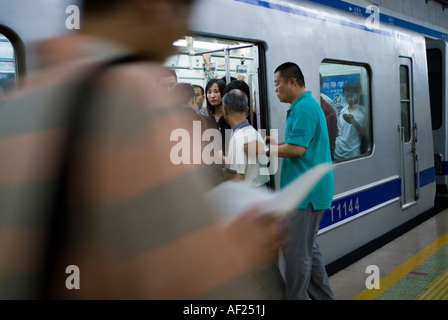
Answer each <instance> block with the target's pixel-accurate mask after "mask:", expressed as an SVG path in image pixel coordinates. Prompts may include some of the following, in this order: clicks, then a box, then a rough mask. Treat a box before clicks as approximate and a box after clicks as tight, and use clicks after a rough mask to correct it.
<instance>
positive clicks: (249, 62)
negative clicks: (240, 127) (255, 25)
mask: <svg viewBox="0 0 448 320" xmlns="http://www.w3.org/2000/svg"><path fill="white" fill-rule="evenodd" d="M173 45H174V46H175V47H176V49H177V53H176V54H175V55H173V56H171V57H170V58H169V59H167V61H166V62H165V66H167V67H169V68H171V69H173V70H174V71H175V72H176V75H177V78H178V79H177V81H178V83H190V84H192V85H198V86H201V87H202V88H203V89H205V88H206V86H207V83H208V81H209V80H211V79H222V80H224V82H226V83H228V82H230V81H232V80H235V79H239V80H243V81H244V82H246V84H247V85H248V86H249V90H250V92H251V94H250V97H249V103H250V105H251V108H250V111H251V112H250V119H251V120H250V121H251V123H252V124H254V126H255V127H257V125H256V124H257V123H258V124H260V123H261V122H260V112H259V110H257V107H256V106H257V105H258V106H259V105H260V104H259V97H258V91H259V90H258V88H259V82H258V66H259V46H258V45H257V44H255V43H248V42H242V41H237V40H230V39H220V38H213V37H205V36H185V37H184V38H183V39H179V40H177V41H175V42H174V43H173ZM205 96H206V94H205ZM206 105H207V103H206V97H205V98H204V101H203V104H202V105H201V106H200V107H199V109H201V112H202V113H204V114H207V108H206Z"/></svg>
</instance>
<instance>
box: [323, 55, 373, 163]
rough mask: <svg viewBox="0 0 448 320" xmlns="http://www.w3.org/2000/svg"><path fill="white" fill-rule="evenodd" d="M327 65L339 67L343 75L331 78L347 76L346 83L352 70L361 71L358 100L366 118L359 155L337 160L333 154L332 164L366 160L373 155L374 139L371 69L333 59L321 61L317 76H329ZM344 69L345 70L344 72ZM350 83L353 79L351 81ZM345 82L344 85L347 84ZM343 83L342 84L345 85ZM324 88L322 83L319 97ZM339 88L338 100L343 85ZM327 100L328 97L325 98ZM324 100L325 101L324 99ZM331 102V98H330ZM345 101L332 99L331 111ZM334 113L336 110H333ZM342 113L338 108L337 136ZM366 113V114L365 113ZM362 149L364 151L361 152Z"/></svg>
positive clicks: (365, 64)
mask: <svg viewBox="0 0 448 320" xmlns="http://www.w3.org/2000/svg"><path fill="white" fill-rule="evenodd" d="M329 65H333V66H337V67H341V71H344V72H345V73H341V74H336V73H335V74H332V75H331V76H335V77H336V76H342V77H343V76H347V79H348V80H347V81H350V75H352V74H355V73H353V71H354V70H362V72H361V73H359V78H358V81H360V80H361V81H362V83H361V84H360V85H361V95H360V99H362V102H361V104H362V105H363V110H364V114H365V118H366V120H365V121H366V128H364V130H365V131H364V132H365V133H364V136H363V137H362V138H361V146H360V148H361V150H360V153H359V154H357V155H354V156H348V157H344V158H339V159H337V158H336V157H335V156H334V155H333V154H332V161H333V162H334V163H341V162H346V161H352V160H357V159H362V158H366V157H369V156H371V155H372V154H373V150H374V139H373V128H374V126H373V120H372V119H373V117H372V107H373V105H372V69H371V67H370V65H369V64H367V63H363V62H355V61H346V60H335V59H323V60H322V61H321V63H320V65H319V74H320V75H322V73H324V74H323V75H322V77H323V78H325V77H326V76H328V75H329V74H325V72H326V71H325V66H329ZM344 69H345V70H344ZM350 70H352V73H347V72H348V71H350ZM351 80H352V81H353V80H354V79H351ZM347 81H345V83H346V82H347ZM345 83H344V84H345ZM323 86H324V83H322V84H321V86H320V95H321V97H322V94H325V92H323V91H322V89H323ZM338 86H339V88H340V95H339V98H341V96H342V97H343V94H342V87H343V85H341V84H338ZM327 98H328V97H327ZM324 100H326V99H324ZM330 100H331V98H330ZM344 100H345V99H343V100H341V101H335V100H334V99H333V104H332V107H333V109H335V107H336V108H338V106H339V105H338V106H335V104H334V103H335V102H337V103H341V102H343V101H344ZM345 107H346V105H343V108H345ZM335 111H336V110H335ZM341 111H342V109H341V108H338V110H337V111H336V113H337V114H336V118H337V122H338V135H339V121H342V119H340V115H341V114H340V112H341ZM366 111H367V112H366ZM362 149H364V151H363V150H362Z"/></svg>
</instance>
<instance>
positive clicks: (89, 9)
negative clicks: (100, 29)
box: [82, 0, 124, 16]
mask: <svg viewBox="0 0 448 320" xmlns="http://www.w3.org/2000/svg"><path fill="white" fill-rule="evenodd" d="M123 3H124V1H123V0H83V2H82V12H83V15H86V16H95V15H98V14H102V13H103V14H104V13H105V12H106V11H107V10H111V9H112V8H115V7H116V6H117V5H119V4H123Z"/></svg>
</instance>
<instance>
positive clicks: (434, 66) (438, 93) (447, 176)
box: [426, 39, 448, 196]
mask: <svg viewBox="0 0 448 320" xmlns="http://www.w3.org/2000/svg"><path fill="white" fill-rule="evenodd" d="M446 55H447V44H446V42H445V41H442V40H433V39H426V58H427V65H428V84H429V97H430V104H431V121H432V135H433V141H434V168H435V173H436V186H437V195H438V196H448V187H447V186H448V146H447V125H446V123H447V121H446V118H447V115H446V107H447V96H446V87H447V83H446V77H447V71H446Z"/></svg>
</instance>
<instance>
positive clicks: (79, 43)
mask: <svg viewBox="0 0 448 320" xmlns="http://www.w3.org/2000/svg"><path fill="white" fill-rule="evenodd" d="M191 6H192V1H185V0H181V1H174V0H173V1H166V0H144V1H142V0H128V1H121V0H86V1H85V2H84V6H83V9H82V10H83V13H82V18H83V21H82V26H83V27H82V28H81V30H80V33H79V34H71V35H67V36H62V37H59V38H55V39H50V40H47V41H45V42H43V43H40V45H39V49H40V52H41V54H42V55H43V57H44V58H45V59H44V60H45V61H46V63H47V64H44V65H41V66H40V67H41V70H40V73H39V74H38V75H36V76H30V77H29V78H28V79H27V82H26V87H24V88H23V89H22V91H21V92H20V93H19V94H18V95H17V96H15V98H13V99H12V100H10V101H7V102H5V103H4V104H3V105H2V108H1V110H0V113H1V115H0V128H1V134H0V142H1V143H0V153H1V155H2V156H1V160H0V161H1V168H2V171H1V174H0V183H1V189H0V198H1V199H2V201H1V202H0V221H1V225H0V235H1V239H2V241H1V242H0V256H1V257H2V259H1V260H0V270H1V277H0V298H1V299H36V298H50V299H51V298H58V299H76V298H80V299H194V298H214V299H226V298H227V299H241V298H244V299H250V298H260V295H259V292H257V291H256V289H255V286H256V281H255V279H254V278H253V276H252V275H253V273H252V270H254V268H256V267H258V266H259V265H260V264H262V263H265V262H268V261H270V259H271V258H273V257H275V256H276V253H277V250H278V245H282V244H284V243H283V237H282V233H280V230H279V228H278V221H276V220H274V219H273V218H271V217H270V216H267V215H263V216H261V215H260V213H259V211H258V210H257V209H250V210H248V211H246V212H245V213H243V214H241V215H239V216H238V217H235V219H234V220H232V221H224V222H222V221H216V220H215V218H214V217H213V214H212V210H211V208H210V206H209V204H208V203H206V202H205V200H204V198H203V196H202V195H203V194H204V193H205V192H206V190H208V188H209V183H208V182H207V180H206V178H207V176H205V175H204V174H203V173H202V171H201V167H198V166H195V165H193V164H183V165H174V164H173V161H172V159H171V157H170V156H171V155H170V151H171V146H172V145H173V143H171V141H170V137H171V135H172V133H173V132H174V131H175V130H176V129H177V128H182V127H184V126H188V124H189V122H190V121H191V118H189V117H188V116H186V115H185V113H184V112H183V111H182V110H181V108H179V107H178V106H177V105H175V104H173V103H172V101H170V100H169V99H168V97H167V95H166V93H164V92H161V90H160V87H159V85H158V84H157V79H158V74H159V71H160V68H161V64H162V63H163V61H164V60H165V59H166V58H167V57H168V56H169V55H170V54H171V52H172V43H173V41H175V40H176V39H178V38H179V37H181V36H182V35H184V34H185V33H186V32H187V22H188V19H189V13H190V10H191ZM148 39H150V41H148ZM24 114H26V118H24V117H23V115H24Z"/></svg>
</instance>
